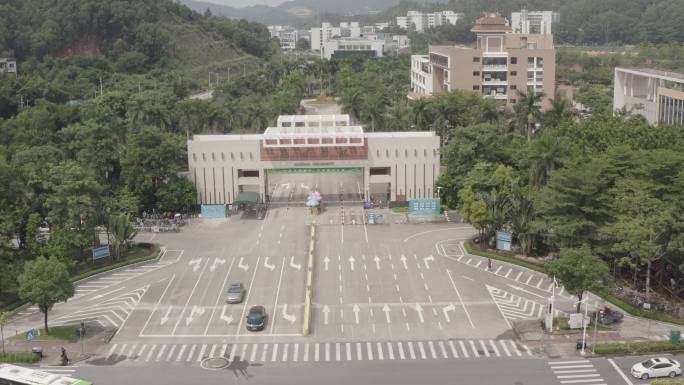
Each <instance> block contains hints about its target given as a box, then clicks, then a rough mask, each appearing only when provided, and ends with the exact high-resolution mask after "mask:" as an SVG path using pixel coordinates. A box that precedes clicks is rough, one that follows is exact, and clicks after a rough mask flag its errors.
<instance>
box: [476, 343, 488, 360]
mask: <svg viewBox="0 0 684 385" xmlns="http://www.w3.org/2000/svg"><path fill="white" fill-rule="evenodd" d="M478 342H479V343H480V347H481V348H482V353H484V355H485V356H487V357H490V355H489V349H487V346H485V343H484V341H482V340H479V341H478Z"/></svg>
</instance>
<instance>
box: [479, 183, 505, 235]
mask: <svg viewBox="0 0 684 385" xmlns="http://www.w3.org/2000/svg"><path fill="white" fill-rule="evenodd" d="M506 198H507V197H506V195H505V194H502V193H500V192H498V191H497V190H496V189H493V190H491V191H490V192H488V193H484V194H481V195H480V199H481V200H482V201H483V202H484V204H485V207H486V208H487V223H486V225H485V240H486V241H487V242H489V241H490V240H491V239H493V237H494V235H495V234H496V232H497V231H498V230H500V229H501V228H502V227H503V226H504V224H506V220H507V218H508V212H509V210H510V207H509V202H508V199H506Z"/></svg>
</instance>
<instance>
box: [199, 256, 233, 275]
mask: <svg viewBox="0 0 684 385" xmlns="http://www.w3.org/2000/svg"><path fill="white" fill-rule="evenodd" d="M225 263H226V260H225V259H221V258H214V263H212V264H211V266H210V267H209V271H212V272H213V271H214V270H216V265H223V264H225ZM198 267H199V266H198Z"/></svg>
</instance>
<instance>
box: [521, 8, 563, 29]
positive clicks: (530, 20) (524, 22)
mask: <svg viewBox="0 0 684 385" xmlns="http://www.w3.org/2000/svg"><path fill="white" fill-rule="evenodd" d="M559 20H560V14H559V13H557V12H552V11H528V10H526V9H523V10H521V11H520V12H513V13H512V14H511V27H512V28H513V33H524V34H533V33H540V34H551V33H552V26H553V23H557V22H558V21H559Z"/></svg>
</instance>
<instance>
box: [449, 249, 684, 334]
mask: <svg viewBox="0 0 684 385" xmlns="http://www.w3.org/2000/svg"><path fill="white" fill-rule="evenodd" d="M463 245H464V246H465V249H466V251H468V253H470V254H474V255H479V256H481V257H487V258H491V259H497V260H499V261H503V262H508V263H511V264H514V265H518V266H522V267H525V268H528V269H530V270H534V271H537V272H539V273H542V274H546V272H545V271H544V268H543V267H542V266H539V265H535V264H533V263H529V262H525V261H521V260H519V259H517V258H513V257H509V256H505V255H499V254H494V253H489V252H486V251H480V250H475V249H473V248H472V247H470V244H469V242H464V243H463ZM593 294H595V293H593ZM603 298H604V299H605V300H606V301H608V302H610V303H611V304H613V305H615V306H617V307H619V308H620V309H622V310H624V311H625V312H626V313H627V314H630V315H633V316H635V317H642V318H647V319H652V320H655V321H661V322H669V323H672V324H676V325H683V326H684V319H681V318H677V317H675V316H673V315H670V314H665V313H659V312H655V311H647V310H642V309H639V308H636V307H634V306H632V305H630V304H628V303H627V302H625V301H623V300H621V299H620V298H618V297H616V296H614V295H612V294H608V295H604V296H603Z"/></svg>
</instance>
